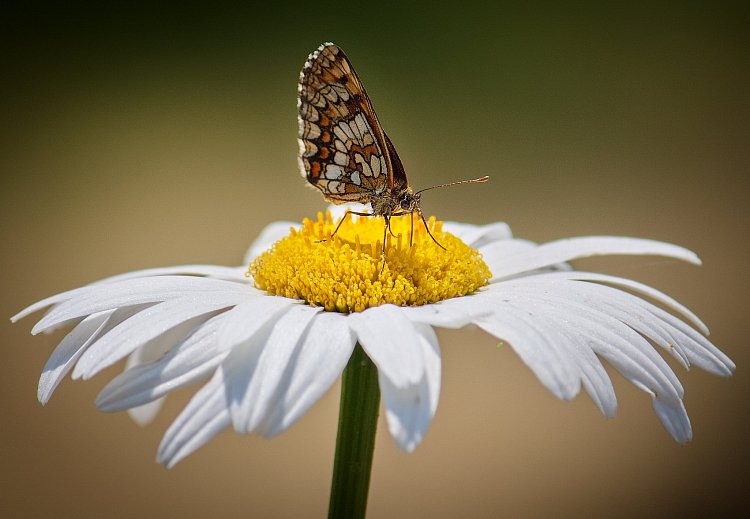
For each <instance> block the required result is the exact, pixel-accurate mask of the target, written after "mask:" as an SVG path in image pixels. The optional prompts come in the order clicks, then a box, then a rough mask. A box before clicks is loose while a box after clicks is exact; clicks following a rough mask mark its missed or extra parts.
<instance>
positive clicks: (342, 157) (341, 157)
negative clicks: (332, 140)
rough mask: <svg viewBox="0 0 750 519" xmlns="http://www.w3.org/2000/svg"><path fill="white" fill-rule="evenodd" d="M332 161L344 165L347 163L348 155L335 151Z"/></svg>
mask: <svg viewBox="0 0 750 519" xmlns="http://www.w3.org/2000/svg"><path fill="white" fill-rule="evenodd" d="M333 161H334V162H335V163H336V164H338V165H339V166H346V165H347V164H349V155H347V154H346V153H341V152H340V151H337V152H336V155H334V156H333Z"/></svg>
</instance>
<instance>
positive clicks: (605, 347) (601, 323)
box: [503, 286, 682, 399]
mask: <svg viewBox="0 0 750 519" xmlns="http://www.w3.org/2000/svg"><path fill="white" fill-rule="evenodd" d="M503 297H504V298H509V299H511V300H512V301H513V302H514V303H516V304H520V305H524V306H530V307H533V308H534V309H535V311H536V312H537V313H538V315H539V318H538V321H540V322H542V321H544V320H550V319H551V317H553V316H556V317H557V318H558V319H559V321H560V322H562V323H567V326H569V327H570V329H571V331H574V332H577V333H580V334H582V335H583V336H584V337H586V338H587V339H588V340H589V344H590V346H591V347H592V348H593V349H594V351H595V352H596V353H597V354H599V355H601V356H603V357H605V358H606V359H607V360H609V361H610V362H611V363H612V365H613V366H614V367H615V368H616V369H617V370H618V371H620V372H621V373H622V374H623V375H624V376H625V377H626V378H628V380H630V381H631V382H632V383H633V384H635V385H636V386H638V387H639V388H641V389H643V390H644V391H647V392H648V393H650V394H652V395H653V394H658V395H666V396H668V397H669V398H672V399H679V398H681V397H682V385H681V384H680V382H679V380H678V379H677V377H676V376H675V374H674V373H673V372H672V370H671V369H670V368H669V366H668V365H667V364H666V362H664V360H663V359H662V358H661V357H660V356H659V355H658V353H656V351H655V350H654V349H653V347H651V345H650V344H649V343H648V342H647V341H646V340H645V339H644V338H643V337H642V336H641V335H639V334H638V333H637V332H635V331H634V330H633V329H632V328H630V327H629V326H627V325H625V324H624V323H622V322H620V321H618V320H617V319H615V318H613V317H611V316H610V315H608V314H606V313H604V312H602V311H599V310H598V309H596V308H592V307H587V306H585V304H582V303H579V302H578V301H577V300H576V299H575V298H574V297H571V296H570V293H569V291H567V290H565V289H559V290H557V291H555V287H554V286H546V287H545V288H544V290H543V291H542V290H537V291H533V287H532V286H527V287H524V288H523V289H519V290H517V291H516V292H514V291H513V290H510V289H509V290H507V291H506V292H505V294H504V296H503ZM558 325H559V324H558Z"/></svg>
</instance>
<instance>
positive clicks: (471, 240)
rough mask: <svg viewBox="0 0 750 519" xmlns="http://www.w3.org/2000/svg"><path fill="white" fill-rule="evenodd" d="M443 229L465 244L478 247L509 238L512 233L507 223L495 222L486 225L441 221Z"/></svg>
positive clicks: (511, 236) (474, 247)
mask: <svg viewBox="0 0 750 519" xmlns="http://www.w3.org/2000/svg"><path fill="white" fill-rule="evenodd" d="M443 230H444V231H446V232H449V233H451V234H453V235H454V236H456V237H458V238H460V239H461V241H462V242H464V243H465V244H466V245H468V246H469V247H471V248H473V249H478V248H479V247H482V246H484V245H486V244H488V243H492V242H495V241H498V240H510V239H511V238H513V233H511V232H510V227H508V224H506V223H503V222H496V223H491V224H487V225H471V224H467V223H459V222H443Z"/></svg>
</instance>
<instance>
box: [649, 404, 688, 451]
mask: <svg viewBox="0 0 750 519" xmlns="http://www.w3.org/2000/svg"><path fill="white" fill-rule="evenodd" d="M652 404H653V406H654V411H656V416H658V417H659V420H661V423H662V425H664V428H665V429H666V430H667V431H668V432H669V434H671V435H672V438H674V439H675V440H676V441H678V442H680V443H687V442H689V441H690V440H691V439H692V438H693V429H692V427H691V426H690V418H688V415H687V411H686V410H685V406H684V404H683V403H682V400H672V401H669V400H664V399H662V398H659V397H657V398H654V399H652Z"/></svg>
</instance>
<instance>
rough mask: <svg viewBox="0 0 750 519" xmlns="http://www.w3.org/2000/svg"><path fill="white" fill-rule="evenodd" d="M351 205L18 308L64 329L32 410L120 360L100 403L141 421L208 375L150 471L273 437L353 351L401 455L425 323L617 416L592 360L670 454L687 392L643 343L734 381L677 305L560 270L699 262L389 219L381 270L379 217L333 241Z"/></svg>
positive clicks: (681, 253)
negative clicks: (234, 247)
mask: <svg viewBox="0 0 750 519" xmlns="http://www.w3.org/2000/svg"><path fill="white" fill-rule="evenodd" d="M347 208H349V207H347V206H338V207H335V208H332V209H331V211H333V215H332V213H331V212H330V211H329V212H327V213H326V215H325V216H324V215H323V214H319V215H318V218H317V220H315V221H312V220H305V222H304V223H303V224H302V225H298V224H295V223H291V222H277V223H273V224H271V225H269V226H268V227H267V228H266V229H265V230H264V231H263V232H262V233H261V235H260V236H259V237H258V238H257V240H256V241H255V242H254V243H253V244H252V246H251V247H250V249H249V251H248V253H247V256H246V258H245V261H244V262H243V266H239V267H222V266H211V265H187V266H178V267H168V268H158V269H151V270H142V271H136V272H131V273H127V274H123V275H120V276H115V277H111V278H108V279H104V280H102V281H99V282H96V283H94V284H91V285H88V286H85V287H82V288H78V289H75V290H71V291H68V292H64V293H61V294H58V295H55V296H52V297H49V298H47V299H44V300H42V301H40V302H38V303H35V304H33V305H31V306H29V307H28V308H26V309H25V310H23V311H21V312H20V313H19V314H17V315H16V316H14V317H13V318H12V320H13V321H16V320H18V319H21V318H22V317H25V316H27V315H29V314H31V313H33V312H35V311H38V310H41V309H44V308H46V307H51V308H50V309H49V311H48V312H47V314H46V315H45V316H44V317H43V318H42V319H41V320H40V321H39V322H38V323H37V324H36V326H34V328H33V330H32V333H33V334H36V333H39V332H49V331H51V330H53V329H56V328H59V327H62V326H65V325H73V329H72V331H70V332H69V333H68V334H67V335H66V336H65V337H64V338H63V340H62V342H61V343H60V344H59V345H58V346H57V348H56V349H55V350H54V352H53V353H52V355H51V357H50V359H49V361H48V362H47V365H46V366H45V367H44V370H43V373H42V375H41V378H40V381H39V389H38V398H39V401H40V402H41V403H42V404H46V403H47V401H48V400H49V399H50V397H51V395H52V393H53V391H54V390H55V388H56V387H57V385H58V384H59V383H60V381H61V380H62V378H63V377H64V376H65V375H66V374H68V373H69V372H71V371H72V377H73V378H74V379H88V378H90V377H93V376H94V375H96V374H97V373H99V372H100V371H102V370H103V369H105V368H107V367H109V366H111V365H113V364H115V363H117V362H118V361H121V360H123V359H127V361H126V363H125V371H124V372H123V373H122V374H120V375H119V376H117V377H115V378H114V379H113V380H112V381H111V382H110V383H109V384H108V385H107V386H106V387H105V388H104V389H103V390H102V392H101V393H100V394H99V396H98V398H97V401H96V404H97V406H98V408H99V409H100V410H102V411H108V412H109V411H120V410H129V412H130V413H131V415H132V416H133V417H134V418H135V419H136V420H137V421H139V422H142V423H143V422H146V421H148V420H149V419H151V418H152V417H153V416H154V414H155V413H156V412H157V411H158V408H159V405H160V403H161V402H162V400H163V398H164V397H165V396H166V395H167V394H168V393H170V392H171V391H173V390H175V389H178V388H182V387H184V386H188V385H191V384H196V383H199V382H203V381H205V380H208V381H207V382H206V383H205V384H204V385H203V386H202V387H201V388H200V389H199V390H198V391H197V393H196V394H195V396H194V397H193V398H192V400H191V401H190V403H189V404H188V405H187V407H186V408H185V409H184V410H183V411H182V413H181V414H180V415H179V417H178V418H177V419H176V420H175V421H174V423H173V424H172V425H171V426H170V427H169V429H168V430H167V432H166V434H165V436H164V438H163V440H162V442H161V445H160V447H159V451H158V460H159V461H160V462H161V463H164V464H165V465H166V466H167V467H172V466H174V465H175V464H176V463H178V462H179V461H180V460H182V459H184V458H185V457H186V456H188V455H189V454H191V453H192V452H194V451H195V450H196V449H198V448H199V447H201V446H202V445H204V444H205V443H206V442H208V441H209V440H210V439H211V438H213V437H214V436H216V435H217V434H218V433H219V432H221V431H222V430H224V429H226V428H228V427H232V428H234V429H235V430H236V431H237V432H239V433H241V434H247V433H251V432H256V433H258V434H260V435H262V436H265V437H272V436H275V435H277V434H279V433H282V432H284V431H285V430H286V429H287V428H289V427H290V426H291V425H292V424H294V423H295V422H296V421H297V420H298V419H299V418H300V417H301V416H302V415H304V414H305V412H307V410H308V409H309V408H310V407H311V406H312V405H313V404H314V403H315V402H316V401H317V400H318V399H319V398H320V397H321V396H322V395H323V394H324V393H325V392H326V391H327V390H328V389H329V388H330V387H331V386H332V385H333V384H334V383H335V382H336V380H337V379H338V378H339V377H340V376H341V374H342V372H343V371H344V369H345V368H346V366H347V363H348V362H349V361H350V358H353V353H355V357H356V356H357V352H360V356H361V358H362V359H365V360H366V359H367V358H369V359H371V361H372V363H373V364H374V366H375V367H376V368H377V383H378V384H377V385H378V386H379V390H380V392H381V393H382V397H383V402H384V408H385V414H386V420H387V425H388V430H389V432H390V434H391V435H392V436H393V438H394V440H395V441H396V443H397V444H398V445H399V447H401V448H402V449H403V450H405V451H407V452H411V451H413V450H414V449H415V448H416V447H417V446H418V445H419V444H420V442H422V440H423V439H424V436H425V434H426V432H427V429H428V427H429V425H430V422H431V421H432V418H433V416H434V414H435V411H436V409H437V405H438V399H439V396H440V377H441V359H440V347H439V345H438V338H437V335H436V333H435V329H436V328H462V327H465V326H478V327H479V328H481V329H482V330H484V331H486V332H487V333H489V334H491V335H493V336H494V337H497V338H498V339H499V340H500V341H502V342H503V343H505V344H508V345H509V347H511V348H512V349H513V350H514V351H515V352H516V353H517V354H518V355H519V356H520V357H521V359H522V360H523V361H524V363H525V364H526V365H527V366H528V367H529V368H530V369H531V371H532V372H533V373H534V374H535V375H536V377H537V378H538V379H539V381H540V382H541V383H542V384H543V385H544V386H545V387H546V388H547V389H549V390H550V391H551V392H552V393H553V394H554V395H556V396H557V397H558V398H561V399H564V400H570V399H572V398H574V397H575V396H576V395H577V394H578V393H579V392H580V390H581V389H582V388H583V389H584V390H585V391H586V392H587V393H588V394H589V396H590V397H591V399H592V400H593V401H594V403H595V404H596V406H597V407H598V408H599V410H600V411H601V412H602V413H603V414H604V415H605V416H606V417H613V416H614V414H615V410H616V407H617V401H616V397H615V393H614V390H613V387H612V383H611V381H610V379H609V376H608V375H607V372H606V371H605V369H604V366H603V365H602V360H606V361H607V362H609V363H610V364H611V365H612V366H613V367H614V368H615V369H616V370H617V371H618V372H619V373H620V374H622V375H623V376H624V377H625V378H626V379H628V380H629V381H631V382H632V383H633V384H635V385H636V386H637V387H638V388H640V389H642V390H643V391H644V392H645V393H646V394H647V395H648V396H649V397H650V398H651V401H652V404H653V407H654V410H655V411H656V415H657V416H658V418H659V420H661V422H662V424H663V425H664V427H665V428H666V430H667V431H668V432H669V434H671V435H672V437H673V438H674V439H675V440H676V441H678V442H681V443H684V442H687V441H688V440H690V438H691V436H692V430H691V425H690V421H689V419H688V415H687V413H686V410H685V407H684V405H683V402H682V398H683V388H682V386H681V385H680V382H679V380H678V379H677V377H676V376H675V374H674V373H673V371H672V370H671V369H670V367H669V365H668V364H667V362H665V360H664V359H663V358H662V356H660V355H659V354H658V353H657V351H656V349H655V346H658V347H659V348H661V349H662V350H663V351H664V352H666V353H667V354H668V355H670V356H671V357H673V358H674V359H675V361H676V362H677V363H679V364H680V365H682V366H683V367H685V368H687V367H689V366H690V365H696V366H698V367H700V368H702V369H704V370H706V371H709V372H711V373H714V374H717V375H721V376H728V375H730V374H731V373H732V372H733V370H734V367H735V366H734V363H733V362H732V361H731V360H730V359H729V358H728V357H727V356H726V355H725V354H724V353H722V352H721V351H720V350H718V349H717V348H716V347H715V346H714V345H713V344H712V343H711V342H710V341H709V340H708V339H707V338H706V335H707V334H708V330H707V328H706V326H705V325H704V324H703V323H702V322H701V321H700V320H699V319H698V317H696V316H695V315H694V314H693V313H692V312H690V311H689V310H688V309H687V308H685V307H684V306H682V305H681V304H679V303H678V302H677V301H675V300H674V299H672V298H670V297H669V296H667V295H665V294H663V293H661V292H659V291H657V290H655V289H653V288H650V287H648V286H646V285H643V284H641V283H638V282H636V281H632V280H628V279H623V278H620V277H614V276H608V275H604V274H598V273H592V272H581V271H577V270H573V269H572V268H571V267H570V265H569V264H568V262H570V261H572V260H576V259H578V258H583V257H589V256H594V255H605V254H627V255H635V254H646V255H658V256H663V257H668V258H674V259H679V260H683V261H687V262H689V263H694V264H700V260H699V259H698V258H697V256H696V255H695V254H694V253H692V252H690V251H688V250H686V249H684V248H682V247H678V246H676V245H671V244H667V243H662V242H657V241H651V240H643V239H635V238H619V237H581V238H570V239H565V240H559V241H553V242H549V243H545V244H542V245H537V244H535V243H532V242H530V241H526V240H521V239H516V238H513V237H512V236H511V232H510V229H509V228H508V226H507V225H505V224H504V223H494V224H489V225H469V224H461V223H455V222H439V221H436V220H434V219H430V221H429V223H428V225H429V226H430V230H431V234H432V235H433V236H434V237H435V239H436V240H437V242H439V244H440V245H438V244H437V243H436V242H435V240H432V239H431V238H430V236H429V235H428V233H427V232H426V228H425V226H424V225H423V224H422V223H421V222H417V223H416V224H413V222H411V221H410V219H409V218H408V217H402V218H393V219H392V220H391V230H392V234H390V235H389V236H388V238H387V243H386V247H385V250H386V253H385V257H384V258H381V245H382V244H381V243H380V240H381V239H382V230H383V222H382V220H380V219H376V218H358V219H356V218H351V217H350V218H349V220H348V221H346V222H344V223H343V225H342V226H341V228H340V230H339V231H338V232H337V233H336V236H335V239H332V238H331V233H332V232H333V230H334V228H335V223H336V221H335V218H334V216H336V215H340V214H343V211H344V210H345V209H347ZM412 226H413V228H412ZM412 233H413V239H412V240H411V241H413V243H412V244H411V245H410V243H409V242H410V239H409V237H410V236H411V234H412ZM443 247H444V248H445V250H444V249H443ZM381 262H384V264H383V263H381ZM248 265H249V269H248ZM357 345H359V346H361V350H360V348H359V346H357ZM364 354H366V356H365V355H364ZM357 358H358V359H360V357H357ZM347 369H348V368H347ZM345 384H346V381H345ZM377 406H378V404H377V400H375V408H376V409H375V410H376V411H377Z"/></svg>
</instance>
